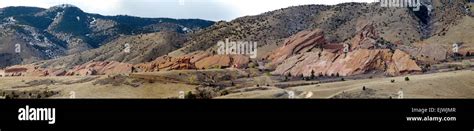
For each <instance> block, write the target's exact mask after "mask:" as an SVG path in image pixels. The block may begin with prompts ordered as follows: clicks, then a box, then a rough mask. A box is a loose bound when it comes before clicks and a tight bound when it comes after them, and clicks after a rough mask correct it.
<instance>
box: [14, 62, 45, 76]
mask: <svg viewBox="0 0 474 131" xmlns="http://www.w3.org/2000/svg"><path fill="white" fill-rule="evenodd" d="M5 74H6V75H7V76H47V75H48V70H46V69H41V68H39V67H37V66H34V65H15V66H11V67H8V68H6V69H5Z"/></svg>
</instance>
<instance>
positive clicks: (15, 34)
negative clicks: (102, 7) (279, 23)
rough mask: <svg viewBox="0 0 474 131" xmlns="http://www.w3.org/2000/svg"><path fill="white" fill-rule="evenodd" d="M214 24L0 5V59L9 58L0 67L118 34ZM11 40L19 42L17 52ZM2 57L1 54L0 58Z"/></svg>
mask: <svg viewBox="0 0 474 131" xmlns="http://www.w3.org/2000/svg"><path fill="white" fill-rule="evenodd" d="M212 24H214V22H212V21H206V20H199V19H170V18H140V17H133V16H102V15H99V14H90V13H85V12H83V11H82V10H81V9H79V8H77V7H75V6H72V5H58V6H54V7H51V8H48V9H42V8H35V7H6V8H0V51H1V53H3V55H0V59H7V58H8V59H10V58H13V59H15V61H12V62H5V63H2V65H0V67H5V66H9V65H13V64H20V63H31V62H34V61H39V60H47V59H54V58H57V57H61V56H65V55H70V54H75V53H78V52H83V51H86V50H90V49H95V48H99V47H101V46H103V45H104V44H106V43H109V42H111V41H113V40H114V39H116V38H119V37H120V36H121V35H138V34H146V33H153V32H161V31H169V32H177V33H180V34H187V33H189V32H193V31H195V30H199V29H202V28H206V27H208V26H210V25H212ZM15 44H20V45H25V46H22V47H23V48H22V50H23V49H24V51H22V52H21V53H19V54H18V55H12V54H5V53H8V52H12V51H13V50H12V48H11V47H14V46H15ZM2 57H5V58H2Z"/></svg>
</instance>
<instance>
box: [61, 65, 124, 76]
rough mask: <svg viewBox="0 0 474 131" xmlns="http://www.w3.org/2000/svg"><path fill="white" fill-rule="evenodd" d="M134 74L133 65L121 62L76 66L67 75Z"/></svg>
mask: <svg viewBox="0 0 474 131" xmlns="http://www.w3.org/2000/svg"><path fill="white" fill-rule="evenodd" d="M131 72H132V65H131V64H126V63H120V62H115V61H112V62H88V63H86V64H83V65H79V66H76V67H75V68H73V69H72V70H69V71H67V73H66V74H65V75H67V76H74V75H81V76H86V75H107V74H126V73H131Z"/></svg>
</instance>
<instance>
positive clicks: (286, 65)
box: [272, 49, 421, 76]
mask: <svg viewBox="0 0 474 131" xmlns="http://www.w3.org/2000/svg"><path fill="white" fill-rule="evenodd" d="M318 56H319V52H308V53H304V54H300V55H295V56H292V57H290V58H288V59H287V60H285V61H284V62H283V64H281V65H279V66H278V67H277V68H276V70H275V71H273V72H272V74H274V75H287V74H292V75H294V76H299V75H303V76H311V73H314V75H316V76H317V75H319V74H321V75H325V76H338V75H339V76H350V75H358V74H364V73H368V72H371V71H387V73H388V74H389V75H400V74H404V73H411V72H419V71H421V69H420V67H418V65H416V63H415V61H414V60H411V59H410V56H409V55H408V54H406V53H404V52H402V51H400V50H397V51H395V54H392V53H390V50H388V49H376V50H369V49H359V50H355V51H353V52H349V53H348V54H347V55H346V54H335V53H331V52H327V51H323V52H321V57H318Z"/></svg>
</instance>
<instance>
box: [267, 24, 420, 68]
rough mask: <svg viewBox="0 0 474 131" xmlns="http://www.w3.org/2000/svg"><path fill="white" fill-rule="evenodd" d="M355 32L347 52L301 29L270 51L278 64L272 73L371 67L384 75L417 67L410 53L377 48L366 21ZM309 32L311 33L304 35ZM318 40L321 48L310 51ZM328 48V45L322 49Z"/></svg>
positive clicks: (321, 36)
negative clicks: (282, 44) (279, 46)
mask: <svg viewBox="0 0 474 131" xmlns="http://www.w3.org/2000/svg"><path fill="white" fill-rule="evenodd" d="M357 30H358V33H357V35H356V36H355V37H354V38H352V39H351V40H349V41H350V42H345V43H350V50H349V51H350V52H348V53H344V52H342V51H341V45H342V44H331V46H327V45H329V44H325V42H324V36H323V35H322V33H321V31H316V32H319V33H315V32H313V33H307V32H301V33H298V35H296V36H294V37H290V38H288V39H287V40H286V42H285V45H284V46H283V47H281V48H279V49H278V50H276V51H275V53H273V54H270V56H269V57H268V58H269V60H272V61H271V63H273V64H278V66H277V67H276V69H275V71H273V72H272V74H274V75H289V74H291V75H293V76H301V75H303V76H311V75H314V76H319V75H323V76H350V75H358V74H364V73H369V72H372V71H379V72H386V73H387V74H388V75H400V74H404V73H411V72H417V71H421V69H420V68H419V67H418V65H417V64H416V62H415V61H414V60H411V58H410V55H408V54H406V53H405V52H403V51H400V50H396V51H395V53H392V52H391V50H390V49H377V48H380V47H377V44H378V43H377V40H376V39H377V38H378V36H377V35H376V33H375V32H374V27H373V26H372V24H370V23H365V24H364V23H362V24H360V25H358V26H357ZM307 35H309V36H312V37H308V36H307ZM318 44H321V45H322V46H321V47H322V48H323V50H322V51H311V52H309V50H311V48H314V47H316V46H318ZM326 48H329V49H326Z"/></svg>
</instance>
